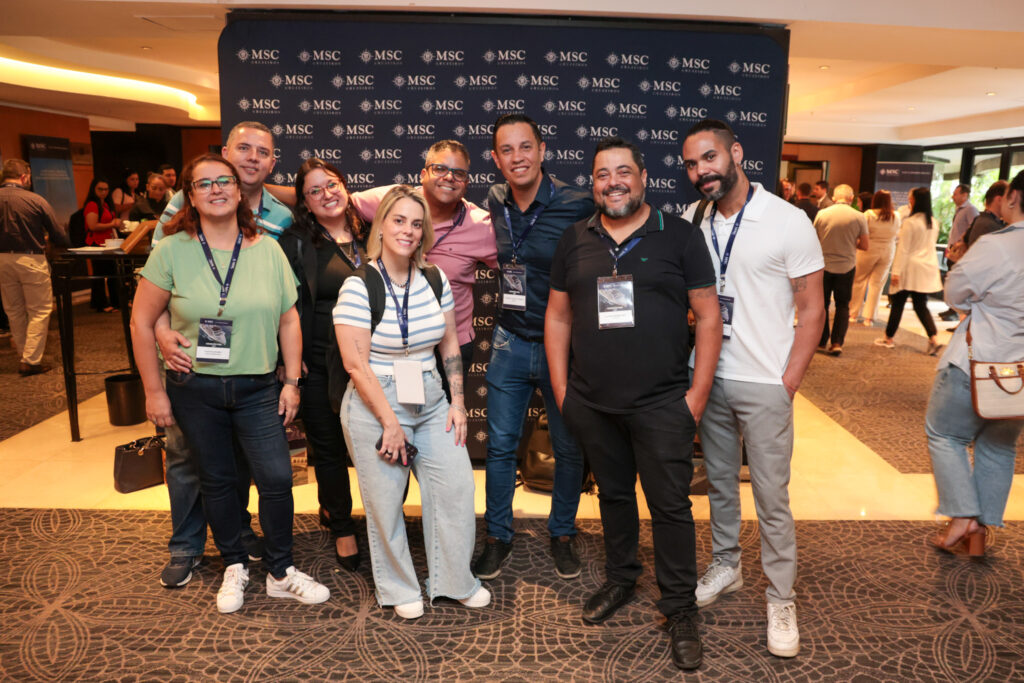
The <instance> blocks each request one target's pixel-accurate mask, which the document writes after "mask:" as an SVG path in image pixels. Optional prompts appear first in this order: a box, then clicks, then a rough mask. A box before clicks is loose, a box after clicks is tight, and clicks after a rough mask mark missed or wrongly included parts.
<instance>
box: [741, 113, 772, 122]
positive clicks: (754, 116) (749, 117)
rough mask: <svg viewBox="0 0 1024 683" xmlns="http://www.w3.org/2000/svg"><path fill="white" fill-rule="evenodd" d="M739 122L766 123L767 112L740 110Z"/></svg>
mask: <svg viewBox="0 0 1024 683" xmlns="http://www.w3.org/2000/svg"><path fill="white" fill-rule="evenodd" d="M740 122H741V123H768V112H764V111H740Z"/></svg>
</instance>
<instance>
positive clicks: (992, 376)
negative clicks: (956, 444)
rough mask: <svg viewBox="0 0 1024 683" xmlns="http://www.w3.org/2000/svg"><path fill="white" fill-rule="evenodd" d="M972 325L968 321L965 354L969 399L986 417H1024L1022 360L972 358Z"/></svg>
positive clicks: (1023, 365)
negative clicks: (1006, 361)
mask: <svg viewBox="0 0 1024 683" xmlns="http://www.w3.org/2000/svg"><path fill="white" fill-rule="evenodd" d="M971 341H972V340H971V325H970V323H968V324H967V358H968V360H970V363H971V401H972V403H974V412H975V413H977V414H978V417H981V418H984V419H986V420H1019V419H1022V418H1024V391H1022V389H1024V360H1018V361H1012V362H1009V363H990V362H987V361H979V360H974V350H973V349H972V347H971Z"/></svg>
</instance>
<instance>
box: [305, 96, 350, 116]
mask: <svg viewBox="0 0 1024 683" xmlns="http://www.w3.org/2000/svg"><path fill="white" fill-rule="evenodd" d="M303 104H306V101H305V100H303V102H301V103H300V104H299V108H300V109H302V110H303V111H310V110H311V111H313V112H320V113H323V112H336V111H341V100H320V99H314V100H313V101H312V102H310V103H309V104H310V106H309V108H308V109H307V108H304V107H303V106H302V105H303Z"/></svg>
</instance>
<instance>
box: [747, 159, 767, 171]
mask: <svg viewBox="0 0 1024 683" xmlns="http://www.w3.org/2000/svg"><path fill="white" fill-rule="evenodd" d="M743 170H744V171H754V172H755V173H763V172H764V162H763V161H762V160H760V159H744V160H743Z"/></svg>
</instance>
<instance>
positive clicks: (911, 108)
mask: <svg viewBox="0 0 1024 683" xmlns="http://www.w3.org/2000/svg"><path fill="white" fill-rule="evenodd" d="M915 108H916V107H907V111H914V109H915Z"/></svg>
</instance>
